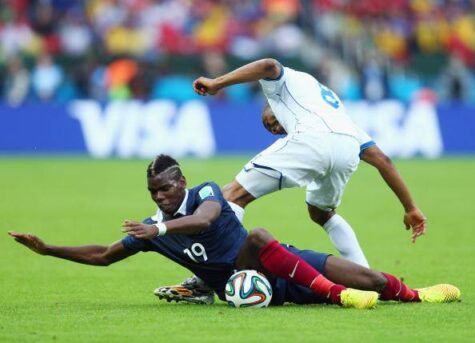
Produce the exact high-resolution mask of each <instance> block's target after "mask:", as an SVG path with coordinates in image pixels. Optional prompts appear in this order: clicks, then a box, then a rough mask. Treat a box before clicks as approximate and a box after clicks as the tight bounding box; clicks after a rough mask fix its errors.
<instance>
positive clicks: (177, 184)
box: [147, 173, 186, 215]
mask: <svg viewBox="0 0 475 343" xmlns="http://www.w3.org/2000/svg"><path fill="white" fill-rule="evenodd" d="M147 183H148V190H149V192H150V196H151V197H152V200H153V201H154V202H155V203H156V204H157V206H158V207H159V208H160V210H161V211H162V212H163V213H165V214H168V215H173V214H174V213H175V212H176V211H177V210H178V208H179V207H180V205H181V203H182V202H183V199H184V197H185V187H186V180H185V178H184V177H183V176H181V177H180V178H179V179H178V180H175V179H173V178H172V177H171V175H170V174H167V173H165V174H159V175H157V176H152V177H149V178H148V179H147Z"/></svg>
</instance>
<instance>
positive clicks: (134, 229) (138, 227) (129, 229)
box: [122, 220, 158, 239]
mask: <svg viewBox="0 0 475 343" xmlns="http://www.w3.org/2000/svg"><path fill="white" fill-rule="evenodd" d="M122 228H123V229H122V232H126V233H127V234H128V235H130V236H134V237H136V238H139V239H152V238H155V237H156V236H157V235H158V228H157V227H156V226H155V225H147V224H143V223H139V222H136V221H133V220H126V221H124V223H123V224H122Z"/></svg>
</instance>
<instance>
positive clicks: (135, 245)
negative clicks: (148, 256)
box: [122, 236, 150, 252]
mask: <svg viewBox="0 0 475 343" xmlns="http://www.w3.org/2000/svg"><path fill="white" fill-rule="evenodd" d="M122 244H123V245H124V247H125V248H126V249H128V250H130V251H134V252H139V251H150V242H149V241H148V240H146V239H138V238H135V237H134V236H126V237H124V238H123V239H122Z"/></svg>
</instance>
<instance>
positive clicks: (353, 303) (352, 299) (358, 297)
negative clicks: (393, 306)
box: [340, 288, 379, 308]
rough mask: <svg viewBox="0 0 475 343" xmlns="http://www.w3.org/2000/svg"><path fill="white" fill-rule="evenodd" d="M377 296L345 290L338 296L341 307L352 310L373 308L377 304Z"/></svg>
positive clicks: (350, 289)
mask: <svg viewBox="0 0 475 343" xmlns="http://www.w3.org/2000/svg"><path fill="white" fill-rule="evenodd" d="M378 296H379V294H378V293H376V292H370V291H360V290H358V289H353V288H347V289H345V290H344V291H342V292H341V294H340V299H341V305H342V306H343V307H353V308H374V307H376V303H377V302H378Z"/></svg>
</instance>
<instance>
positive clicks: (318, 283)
mask: <svg viewBox="0 0 475 343" xmlns="http://www.w3.org/2000/svg"><path fill="white" fill-rule="evenodd" d="M236 267H237V268H238V269H256V270H259V271H262V272H264V273H265V274H267V275H269V274H270V275H272V276H275V277H280V278H282V279H285V280H287V281H289V282H292V283H295V284H297V285H300V286H303V287H306V288H309V289H310V290H311V291H312V292H314V293H315V294H316V295H318V296H320V297H323V298H328V299H329V300H330V301H331V302H332V303H334V304H339V305H343V306H348V307H357V308H370V307H374V305H375V304H376V301H377V299H378V295H377V294H376V293H374V292H363V291H356V290H352V289H347V288H346V287H344V286H343V285H340V284H336V283H334V282H331V281H330V280H328V279H327V278H326V277H325V276H323V274H322V273H320V272H319V271H318V270H317V269H315V268H313V267H312V266H311V265H310V264H308V263H307V262H306V261H305V260H304V259H303V258H301V257H299V256H297V255H295V254H293V253H292V252H291V251H289V250H288V249H286V248H285V247H284V246H282V245H281V244H279V242H277V241H276V240H275V239H274V238H273V237H272V235H271V234H270V233H269V232H267V231H266V230H265V229H254V230H252V231H251V232H250V234H249V236H248V237H247V239H246V241H245V243H244V244H243V247H242V248H241V251H240V253H239V256H238V258H237V262H236Z"/></svg>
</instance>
